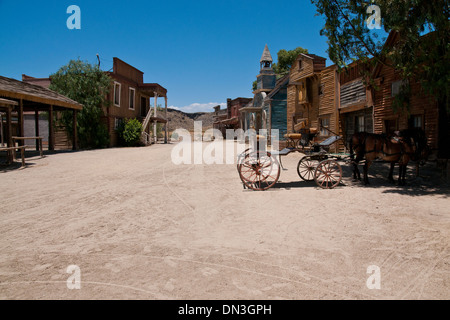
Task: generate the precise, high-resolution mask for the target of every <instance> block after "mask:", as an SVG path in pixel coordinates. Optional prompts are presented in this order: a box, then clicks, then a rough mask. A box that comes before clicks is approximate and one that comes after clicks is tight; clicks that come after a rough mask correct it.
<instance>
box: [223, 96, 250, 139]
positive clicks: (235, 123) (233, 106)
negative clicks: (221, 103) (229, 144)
mask: <svg viewBox="0 0 450 320" xmlns="http://www.w3.org/2000/svg"><path fill="white" fill-rule="evenodd" d="M251 100H252V99H251V98H242V97H239V98H236V99H230V98H228V99H227V117H226V119H224V120H222V121H221V125H222V128H223V129H224V130H225V131H226V130H227V129H232V130H236V129H243V128H242V124H243V122H244V121H243V118H242V114H241V109H242V108H243V107H244V106H245V105H247V104H248V103H249V102H250V101H251Z"/></svg>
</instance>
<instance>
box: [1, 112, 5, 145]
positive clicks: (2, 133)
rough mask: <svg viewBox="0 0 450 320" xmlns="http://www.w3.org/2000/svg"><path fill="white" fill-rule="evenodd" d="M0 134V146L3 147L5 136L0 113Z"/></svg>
mask: <svg viewBox="0 0 450 320" xmlns="http://www.w3.org/2000/svg"><path fill="white" fill-rule="evenodd" d="M0 134H1V135H2V140H1V141H0V142H1V146H2V147H3V142H4V141H5V137H4V136H3V134H4V132H3V115H2V114H1V113H0Z"/></svg>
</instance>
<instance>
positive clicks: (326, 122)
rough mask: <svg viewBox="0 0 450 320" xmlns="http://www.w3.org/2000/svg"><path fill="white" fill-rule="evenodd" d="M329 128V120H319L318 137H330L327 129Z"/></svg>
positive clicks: (327, 118)
mask: <svg viewBox="0 0 450 320" xmlns="http://www.w3.org/2000/svg"><path fill="white" fill-rule="evenodd" d="M329 128H330V118H329V117H326V118H322V119H320V135H321V136H328V135H330V133H329V131H328V130H327V129H329Z"/></svg>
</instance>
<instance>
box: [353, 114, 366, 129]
mask: <svg viewBox="0 0 450 320" xmlns="http://www.w3.org/2000/svg"><path fill="white" fill-rule="evenodd" d="M355 129H356V132H364V131H366V130H365V127H364V116H356V117H355Z"/></svg>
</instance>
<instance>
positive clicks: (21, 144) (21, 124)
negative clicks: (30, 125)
mask: <svg viewBox="0 0 450 320" xmlns="http://www.w3.org/2000/svg"><path fill="white" fill-rule="evenodd" d="M18 121H19V137H24V136H25V130H24V127H23V100H22V99H20V101H19V113H18ZM23 145H25V140H19V146H23Z"/></svg>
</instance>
